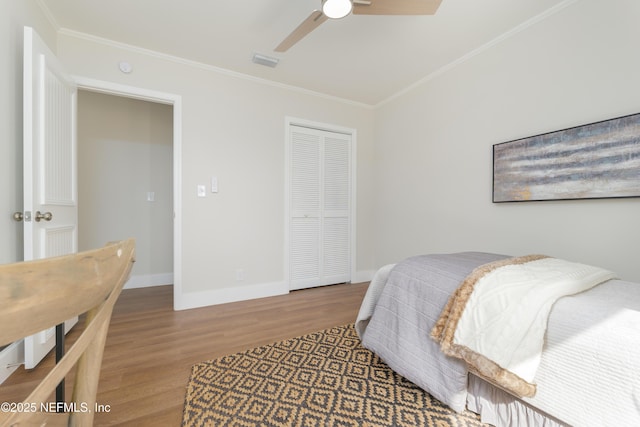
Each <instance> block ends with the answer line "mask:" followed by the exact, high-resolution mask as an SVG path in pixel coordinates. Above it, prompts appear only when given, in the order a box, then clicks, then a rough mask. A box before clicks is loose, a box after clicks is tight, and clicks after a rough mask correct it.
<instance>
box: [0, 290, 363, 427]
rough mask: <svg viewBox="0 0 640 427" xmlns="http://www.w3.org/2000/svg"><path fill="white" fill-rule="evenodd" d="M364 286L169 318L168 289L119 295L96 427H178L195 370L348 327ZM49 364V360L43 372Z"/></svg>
mask: <svg viewBox="0 0 640 427" xmlns="http://www.w3.org/2000/svg"><path fill="white" fill-rule="evenodd" d="M367 286H368V283H359V284H345V285H333V286H326V287H321V288H314V289H306V290H301V291H295V292H291V293H290V294H288V295H283V296H277V297H270V298H263V299H257V300H251V301H243V302H238V303H231V304H223V305H217V306H212V307H205V308H198V309H192V310H184V311H173V288H172V287H171V286H160V287H154V288H144V289H130V290H125V291H123V293H122V295H121V296H120V299H119V300H118V302H117V303H116V306H115V309H114V313H113V318H112V321H111V327H110V329H109V335H108V337H107V343H106V347H105V353H104V359H103V364H102V372H101V376H100V385H99V388H98V397H97V400H98V404H100V405H103V406H104V408H105V409H107V410H108V412H104V413H98V414H96V418H95V425H131V426H180V423H181V419H182V408H183V403H184V396H185V387H186V384H187V381H188V379H189V375H190V370H191V366H192V365H193V364H195V363H198V362H201V361H204V360H208V359H215V358H217V357H220V356H223V355H226V354H231V353H236V352H238V351H242V350H246V349H249V348H253V347H257V346H261V345H265V344H269V343H272V342H275V341H280V340H283V339H286V338H291V337H295V336H298V335H304V334H307V333H310V332H314V331H318V330H321V329H326V328H329V327H332V326H337V325H344V324H347V323H353V322H354V321H355V318H356V315H357V313H358V309H359V306H360V303H361V302H362V298H363V297H364V294H365V292H366V289H367ZM76 329H80V327H76V328H74V330H72V331H71V332H69V334H68V338H67V342H68V344H70V343H72V342H73V340H74V338H75V336H77V335H78V332H79V331H78V330H76ZM52 363H53V355H52V354H50V355H49V356H48V357H47V358H46V359H45V360H44V361H43V362H41V366H43V367H46V366H51V364H52ZM43 372H44V370H43V369H38V368H36V369H33V370H31V371H25V370H24V369H23V368H19V369H18V371H16V372H15V373H14V374H13V375H12V376H11V377H10V378H9V379H8V380H7V381H5V383H4V384H2V385H0V402H20V401H22V400H24V398H25V397H26V395H27V393H28V391H29V390H30V389H31V388H32V387H33V386H34V383H35V382H36V381H38V380H40V379H41V378H42V376H43ZM70 382H71V381H70V380H67V383H70ZM68 385H69V384H68ZM67 394H69V392H67Z"/></svg>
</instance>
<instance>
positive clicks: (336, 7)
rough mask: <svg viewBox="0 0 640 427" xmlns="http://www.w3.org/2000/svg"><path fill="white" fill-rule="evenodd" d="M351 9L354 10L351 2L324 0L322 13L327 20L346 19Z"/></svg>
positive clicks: (347, 0) (346, 0) (345, 0)
mask: <svg viewBox="0 0 640 427" xmlns="http://www.w3.org/2000/svg"><path fill="white" fill-rule="evenodd" d="M351 9H353V3H352V2H351V0H322V13H324V14H325V15H326V16H327V18H331V19H340V18H344V17H345V16H347V15H348V14H350V13H351Z"/></svg>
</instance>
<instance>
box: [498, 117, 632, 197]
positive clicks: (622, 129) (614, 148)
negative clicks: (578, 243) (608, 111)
mask: <svg viewBox="0 0 640 427" xmlns="http://www.w3.org/2000/svg"><path fill="white" fill-rule="evenodd" d="M631 197H640V113H636V114H630V115H626V116H620V117H615V118H612V119H607V120H602V121H598V122H593V123H589V124H585V125H580V126H574V127H570V128H566V129H561V130H557V131H553V132H547V133H543V134H539V135H534V136H529V137H525V138H519V139H515V140H512V141H507V142H502V143H499V144H494V145H493V186H492V201H493V203H510V202H525V201H551V200H579V199H610V198H631Z"/></svg>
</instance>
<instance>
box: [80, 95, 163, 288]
mask: <svg viewBox="0 0 640 427" xmlns="http://www.w3.org/2000/svg"><path fill="white" fill-rule="evenodd" d="M172 163H173V109H172V107H171V106H170V105H165V104H158V103H152V102H147V101H141V100H137V99H131V98H124V97H119V96H112V95H105V94H101V93H96V92H88V91H83V90H81V91H79V93H78V249H79V250H88V249H93V248H97V247H100V246H102V245H104V244H105V243H106V242H109V241H114V240H121V239H126V238H129V237H133V238H135V239H136V262H135V264H134V265H133V270H132V272H131V275H132V277H131V280H130V281H129V282H128V284H127V286H128V287H131V286H143V285H145V286H146V285H163V284H172V283H173V190H172V188H173V174H172ZM148 192H153V194H154V200H153V201H148V200H147V193H148Z"/></svg>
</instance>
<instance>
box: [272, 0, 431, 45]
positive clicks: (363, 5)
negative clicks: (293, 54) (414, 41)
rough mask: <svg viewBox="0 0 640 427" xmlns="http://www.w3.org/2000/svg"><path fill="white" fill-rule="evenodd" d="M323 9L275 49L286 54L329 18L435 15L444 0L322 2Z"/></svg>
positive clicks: (341, 0)
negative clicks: (351, 14) (350, 15)
mask: <svg viewBox="0 0 640 427" xmlns="http://www.w3.org/2000/svg"><path fill="white" fill-rule="evenodd" d="M321 1H322V9H321V10H314V11H313V12H311V15H309V17H308V18H307V19H305V20H304V21H302V24H300V25H298V27H297V28H296V29H295V30H293V31H292V32H291V34H289V35H288V36H287V37H286V38H285V39H284V40H283V41H282V43H280V44H279V45H278V46H277V47H276V48H275V51H276V52H285V51H287V50H288V49H289V48H290V47H291V46H293V45H294V44H296V43H297V42H299V41H300V40H301V39H302V38H303V37H304V36H306V35H307V34H309V33H310V32H311V31H313V30H315V29H316V28H318V26H320V24H322V23H323V22H324V21H326V20H327V19H340V18H344V17H345V16H347V15H349V14H350V13H353V14H354V15H433V14H435V13H436V10H438V7H439V6H440V3H441V2H442V0H321Z"/></svg>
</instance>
